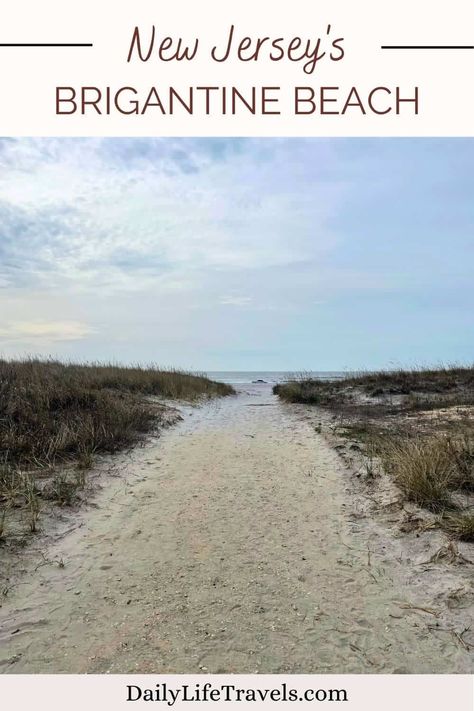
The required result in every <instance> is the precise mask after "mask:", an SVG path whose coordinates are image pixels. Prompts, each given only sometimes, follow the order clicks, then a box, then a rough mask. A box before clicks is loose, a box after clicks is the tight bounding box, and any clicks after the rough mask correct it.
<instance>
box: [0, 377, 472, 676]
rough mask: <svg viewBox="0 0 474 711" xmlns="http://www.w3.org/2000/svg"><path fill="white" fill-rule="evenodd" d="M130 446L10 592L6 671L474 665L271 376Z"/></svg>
mask: <svg viewBox="0 0 474 711" xmlns="http://www.w3.org/2000/svg"><path fill="white" fill-rule="evenodd" d="M254 405H259V406H258V407H255V406H254ZM124 462H126V464H127V466H126V469H127V472H126V474H127V475H126V478H125V479H119V478H117V479H113V480H111V481H110V482H108V484H107V486H106V487H105V486H104V488H103V489H102V490H101V491H100V492H99V493H98V495H97V496H96V497H95V504H94V506H93V507H91V508H89V510H88V511H86V512H84V513H82V514H81V515H80V516H79V517H78V521H80V522H81V523H82V524H83V525H79V526H78V527H77V528H75V529H74V530H73V531H71V532H70V533H69V534H68V535H67V536H65V537H63V538H62V539H60V540H57V541H55V542H52V543H51V544H50V545H49V547H48V549H47V551H46V556H47V558H48V559H50V560H55V559H56V560H59V559H60V558H62V559H64V561H65V567H63V568H59V567H58V566H57V565H43V566H41V567H40V568H38V569H37V571H36V572H32V571H29V572H27V573H25V575H24V576H23V578H22V581H21V585H18V587H16V588H15V589H14V590H13V591H12V592H11V594H10V595H9V596H8V597H7V598H6V599H5V601H4V603H3V607H2V608H1V610H0V643H1V652H0V665H1V666H0V669H1V670H2V671H3V672H6V673H15V672H122V673H125V672H143V673H147V672H170V673H171V672H215V673H218V672H235V673H237V672H240V673H244V672H267V673H278V672H289V673H303V672H307V673H308V672H321V673H324V672H333V673H336V672H347V673H349V672H431V673H434V672H455V671H458V672H460V671H472V663H471V662H472V657H471V655H469V654H468V653H467V652H466V651H465V650H463V649H462V648H460V646H459V645H457V644H456V643H455V642H454V641H453V639H452V638H451V637H450V636H449V635H444V636H443V635H436V634H433V633H432V632H431V631H430V629H429V624H431V623H433V622H434V621H435V620H434V619H433V617H431V616H430V614H429V613H423V612H422V611H414V610H413V609H411V610H410V609H404V608H403V607H401V606H400V605H402V606H403V604H404V603H412V604H416V603H418V604H422V603H424V604H425V605H427V606H429V600H427V599H422V600H420V599H416V600H413V595H412V592H413V591H412V590H411V588H410V587H408V586H406V585H405V584H404V582H403V581H404V580H405V578H404V576H402V575H400V566H401V565H402V562H401V561H399V562H397V561H395V560H394V559H393V558H392V557H390V556H388V555H384V554H383V553H381V555H380V556H372V557H371V559H369V556H368V552H367V551H368V543H367V538H366V532H364V529H363V527H361V526H360V525H356V524H354V522H353V519H352V520H351V516H350V515H349V512H350V511H351V501H350V498H349V494H350V493H351V489H350V486H349V485H348V483H347V472H346V471H344V468H343V466H342V464H341V461H340V459H339V457H338V455H337V453H336V452H335V451H334V450H333V449H332V448H331V447H330V446H329V445H328V444H327V442H326V441H325V440H324V439H323V438H322V437H321V436H319V435H317V434H316V433H315V431H314V427H313V426H312V424H311V422H310V421H309V420H307V419H304V418H302V417H301V416H299V414H298V410H297V409H292V408H289V407H286V406H283V405H280V404H279V402H278V401H277V399H276V398H275V397H273V396H272V395H271V391H270V388H269V387H268V386H255V387H252V388H250V389H248V391H245V390H242V391H241V392H240V393H239V395H238V396H237V397H235V398H226V399H223V400H221V401H217V402H212V403H209V404H208V405H205V406H203V407H201V408H199V409H196V410H193V411H192V413H190V412H187V413H185V419H184V422H182V423H181V424H179V425H178V426H176V427H175V428H173V429H172V430H170V431H168V432H166V433H165V434H164V435H163V436H162V437H161V438H160V439H159V440H157V441H156V442H154V443H151V444H150V445H149V446H147V447H146V448H144V449H138V450H135V451H134V453H133V455H132V457H131V458H129V459H124ZM381 548H383V546H382V547H381ZM32 567H33V566H32Z"/></svg>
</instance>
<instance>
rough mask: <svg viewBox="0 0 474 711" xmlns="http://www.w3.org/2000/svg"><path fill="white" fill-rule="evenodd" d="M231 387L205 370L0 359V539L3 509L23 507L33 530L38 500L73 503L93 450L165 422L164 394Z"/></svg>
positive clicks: (185, 396)
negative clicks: (189, 371) (203, 373)
mask: <svg viewBox="0 0 474 711" xmlns="http://www.w3.org/2000/svg"><path fill="white" fill-rule="evenodd" d="M232 392H233V390H232V388H231V387H230V386H228V385H226V384H224V383H217V382H214V381H212V380H209V379H208V378H207V377H205V376H204V375H196V374H193V373H187V372H183V371H179V370H172V369H171V370H164V369H161V368H158V367H156V366H147V367H145V366H133V367H123V366H120V365H116V364H99V363H90V364H77V363H61V362H59V361H56V360H45V361H43V360H39V359H36V358H31V359H27V360H22V361H13V360H0V538H1V537H2V536H3V537H4V536H5V531H6V528H7V525H8V524H7V522H6V519H7V518H8V516H6V514H5V511H6V510H11V509H15V508H20V509H21V508H23V509H24V510H25V511H26V512H27V519H28V527H29V529H30V530H31V531H34V530H35V529H36V526H37V520H38V511H39V500H40V499H42V500H52V501H56V502H57V503H59V504H61V505H67V504H70V503H72V501H73V500H74V497H75V494H76V493H77V490H78V489H79V488H81V487H83V486H84V482H85V477H84V471H85V470H87V469H88V468H90V467H91V466H92V464H93V462H94V457H95V456H96V455H98V454H112V453H114V452H117V451H119V450H124V449H127V448H130V447H132V446H133V445H135V444H137V443H138V442H140V441H142V440H143V438H144V436H145V435H146V434H147V433H150V432H152V431H158V430H159V428H160V427H161V426H164V425H166V424H167V423H168V422H169V412H170V409H169V408H168V407H167V406H166V404H165V403H167V402H168V401H182V400H185V401H188V402H196V401H198V400H200V399H202V398H210V397H217V396H225V395H229V394H231V393H232Z"/></svg>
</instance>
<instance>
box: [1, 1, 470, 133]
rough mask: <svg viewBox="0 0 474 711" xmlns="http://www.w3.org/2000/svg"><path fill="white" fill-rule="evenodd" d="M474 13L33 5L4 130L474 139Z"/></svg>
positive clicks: (460, 8) (5, 57) (348, 7)
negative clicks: (467, 137) (451, 137)
mask: <svg viewBox="0 0 474 711" xmlns="http://www.w3.org/2000/svg"><path fill="white" fill-rule="evenodd" d="M473 20H474V6H473V4H472V2H471V1H470V0H453V2H451V3H449V5H446V4H444V3H433V2H429V1H428V0H418V1H417V2H412V0H398V2H396V3H395V2H392V3H381V2H380V1H379V0H359V2H357V3H355V2H353V0H339V2H336V3H335V2H330V1H329V0H319V2H314V0H293V2H291V3H275V2H272V1H271V0H259V1H258V2H255V0H238V1H236V0H231V1H228V2H225V3H223V2H221V3H219V2H216V0H200V2H193V1H192V0H186V1H185V0H175V2H172V3H166V4H165V3H157V2H155V1H153V0H135V2H133V3H117V2H112V1H108V2H106V1H104V0H102V1H101V2H97V0H82V2H80V3H64V2H63V1H61V0H44V1H43V2H41V3H38V2H36V1H35V0H28V1H26V0H23V1H18V2H17V3H12V4H10V5H9V8H8V13H7V14H5V11H4V16H3V18H2V27H1V33H0V44H1V46H0V61H1V63H2V72H1V82H2V88H1V99H0V101H1V105H0V109H1V111H0V133H1V134H3V135H12V136H13V135H14V136H19V135H35V136H38V135H43V136H46V135H48V136H51V135H54V136H71V135H81V136H106V135H115V136H117V135H129V136H131V135H160V136H198V135H199V136H221V135H241V136H257V135H258V136H278V135H287V136H300V135H307V136H356V135H357V136H388V135H391V136H407V135H410V136H413V135H418V136H426V135H437V136H447V135H466V136H467V135H472V133H473V127H474V121H473V118H474V89H473V86H472V81H471V75H472V67H473V61H474V46H473V45H474V37H473V35H472V27H473V26H474V23H473Z"/></svg>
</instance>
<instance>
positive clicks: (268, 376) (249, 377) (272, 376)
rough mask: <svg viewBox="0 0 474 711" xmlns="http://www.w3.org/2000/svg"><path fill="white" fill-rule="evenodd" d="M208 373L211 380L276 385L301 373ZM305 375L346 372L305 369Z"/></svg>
mask: <svg viewBox="0 0 474 711" xmlns="http://www.w3.org/2000/svg"><path fill="white" fill-rule="evenodd" d="M206 375H207V376H208V377H209V378H211V380H216V381H217V382H221V383H230V384H231V385H248V384H250V383H253V382H255V381H256V380H264V381H265V382H266V383H271V384H272V385H274V384H275V383H282V382H285V381H286V380H291V379H292V378H294V377H299V376H300V375H301V374H300V373H295V371H284V370H282V371H280V370H217V371H208V372H207V373H206ZM304 375H305V376H308V377H313V378H319V379H320V380H335V379H337V378H343V377H344V376H345V375H346V373H342V372H340V371H308V372H306V371H305V373H304Z"/></svg>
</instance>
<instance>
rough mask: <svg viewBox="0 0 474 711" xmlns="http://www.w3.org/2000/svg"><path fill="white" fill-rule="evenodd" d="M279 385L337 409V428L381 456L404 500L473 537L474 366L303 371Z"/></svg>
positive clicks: (287, 393) (454, 532)
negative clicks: (325, 375)
mask: <svg viewBox="0 0 474 711" xmlns="http://www.w3.org/2000/svg"><path fill="white" fill-rule="evenodd" d="M274 392H275V394H277V395H278V396H279V397H280V399H281V400H283V401H285V402H288V403H304V404H309V405H315V406H319V407H321V408H326V409H327V410H328V411H329V412H331V413H332V414H333V416H334V415H337V417H338V419H339V420H340V421H341V422H343V426H342V427H340V429H339V434H341V435H342V436H344V437H345V438H350V439H352V440H357V441H358V442H359V444H360V445H361V447H362V451H363V453H364V454H365V455H366V457H368V458H369V459H370V461H371V463H372V462H373V459H374V458H376V459H377V461H378V463H379V464H380V466H381V468H382V470H383V471H385V472H386V473H387V474H389V475H390V476H392V478H393V480H394V482H395V483H396V485H397V486H398V488H399V490H400V492H401V494H402V496H403V497H404V498H405V500H407V501H411V502H413V503H415V504H417V505H418V506H420V507H422V508H425V509H428V510H429V511H431V512H434V513H435V514H437V515H439V516H440V522H441V526H442V528H444V530H445V531H446V532H447V533H448V535H450V536H451V537H454V538H458V539H460V540H464V541H472V540H473V539H474V538H473V518H474V514H473V513H472V506H473V501H472V495H473V493H474V367H472V366H470V367H469V366H452V367H450V366H446V367H445V366H442V367H439V368H414V369H410V370H402V369H397V370H387V371H377V372H361V373H357V374H351V375H348V376H347V377H344V378H340V379H337V380H332V381H325V380H318V379H316V378H311V377H305V376H302V377H298V378H295V379H293V380H290V381H288V382H286V383H281V384H278V385H276V386H275V387H274ZM371 471H372V472H373V471H374V469H373V466H371Z"/></svg>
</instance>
